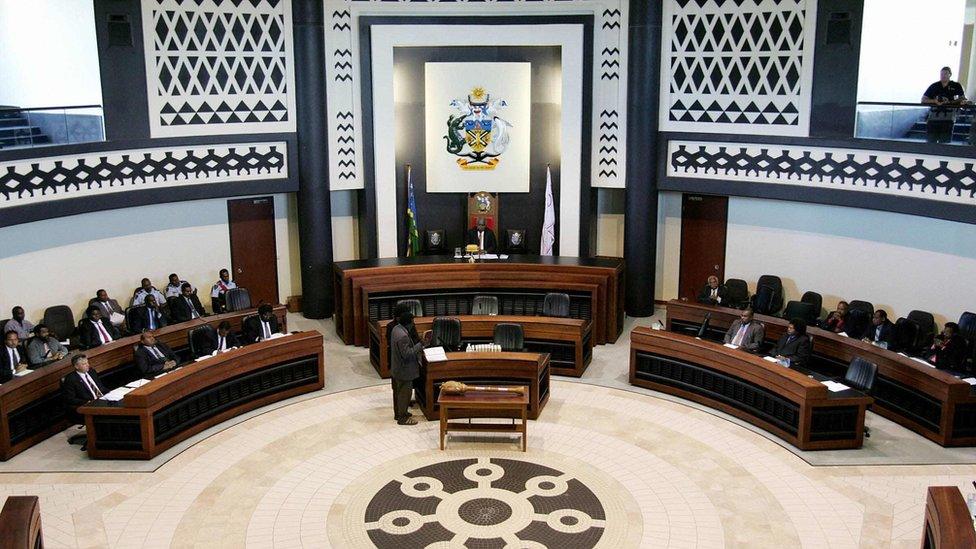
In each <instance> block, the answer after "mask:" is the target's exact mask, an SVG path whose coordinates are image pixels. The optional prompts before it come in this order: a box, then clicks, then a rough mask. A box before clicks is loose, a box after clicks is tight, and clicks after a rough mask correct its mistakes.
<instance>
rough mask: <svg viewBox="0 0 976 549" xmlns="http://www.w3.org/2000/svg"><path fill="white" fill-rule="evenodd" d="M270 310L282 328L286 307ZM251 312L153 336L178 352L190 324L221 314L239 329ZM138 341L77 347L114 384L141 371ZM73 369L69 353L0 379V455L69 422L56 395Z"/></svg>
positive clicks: (13, 452) (104, 379) (184, 343)
mask: <svg viewBox="0 0 976 549" xmlns="http://www.w3.org/2000/svg"><path fill="white" fill-rule="evenodd" d="M274 312H275V315H276V316H277V317H278V322H279V323H281V327H282V330H284V329H285V326H286V323H285V315H286V311H285V307H284V306H283V305H278V306H276V307H275V309H274ZM253 314H257V309H249V310H246V311H236V312H233V313H224V314H219V315H213V316H207V317H203V318H198V319H195V320H190V321H188V322H181V323H178V324H171V325H169V326H166V327H165V328H161V329H159V330H157V331H156V339H157V340H158V341H161V342H163V343H165V344H166V345H169V346H170V347H172V348H173V350H174V351H176V352H178V353H179V352H181V351H183V350H184V349H186V348H187V346H188V343H187V333H188V331H189V330H190V329H192V328H195V327H197V326H202V325H204V324H209V325H211V326H213V327H214V328H216V327H217V325H218V324H220V323H221V322H222V321H224V320H226V321H228V322H230V324H231V329H232V330H234V331H240V329H241V323H242V322H243V320H244V318H245V317H247V316H250V315H253ZM138 343H139V336H128V337H123V338H121V339H118V340H116V341H113V342H112V343H109V344H108V345H102V346H100V347H96V348H94V349H89V350H87V351H82V352H84V353H85V355H87V356H88V362H89V364H91V366H92V368H94V369H95V370H96V371H97V372H98V374H99V377H101V379H102V382H103V383H105V385H106V386H107V387H108V388H109V389H115V388H116V387H121V386H123V385H125V384H126V383H129V382H130V381H133V380H135V379H138V378H140V377H142V375H141V374H140V373H139V371H138V370H137V369H136V366H135V360H134V358H133V354H132V352H133V351H132V348H133V346H134V345H137V344H138ZM73 370H74V368H73V367H72V366H71V358H70V357H68V358H65V359H63V360H59V361H57V362H54V363H51V364H48V365H47V366H42V367H41V368H38V369H37V370H34V371H33V372H31V373H30V374H28V375H26V376H23V377H17V378H14V379H12V380H10V381H8V382H7V383H4V384H3V385H0V461H6V460H8V459H10V458H11V457H13V456H15V455H17V454H19V453H20V452H23V451H24V450H26V449H27V448H30V447H31V446H33V445H35V444H37V443H38V442H40V441H42V440H45V439H47V438H48V437H50V436H51V435H53V434H55V433H59V432H61V431H63V430H65V429H66V428H67V427H68V420H67V419H66V417H65V410H64V402H63V401H62V399H61V379H62V378H63V377H64V376H66V375H68V374H69V373H71V372H72V371H73Z"/></svg>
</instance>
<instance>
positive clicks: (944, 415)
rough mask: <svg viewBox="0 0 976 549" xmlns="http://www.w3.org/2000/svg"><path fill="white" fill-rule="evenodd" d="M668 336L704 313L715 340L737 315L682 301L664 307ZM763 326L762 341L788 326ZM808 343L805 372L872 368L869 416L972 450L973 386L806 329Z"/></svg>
mask: <svg viewBox="0 0 976 549" xmlns="http://www.w3.org/2000/svg"><path fill="white" fill-rule="evenodd" d="M667 307H668V324H667V327H668V330H671V331H683V332H686V331H688V330H692V331H696V332H697V330H698V327H699V326H701V323H702V321H703V319H704V318H705V314H707V313H710V314H711V319H710V320H709V327H710V329H709V333H708V334H706V337H709V338H712V339H716V338H720V337H721V335H722V333H723V332H725V331H726V330H727V329H728V328H729V327H730V326H731V325H732V322H734V321H735V319H737V318H738V317H739V313H740V312H741V311H739V310H738V309H731V308H727V307H713V306H710V305H701V304H698V303H690V302H686V301H679V300H672V301H669V302H668V306H667ZM756 319H757V320H759V321H761V322H762V323H763V324H765V325H766V339H767V340H769V341H776V340H778V339H779V338H780V336H782V335H783V334H784V333H785V332H786V325H787V324H788V321H787V320H785V319H782V318H779V317H773V316H767V315H756ZM807 333H808V334H809V335H810V336H812V337H813V360H811V364H810V366H809V368H810V369H811V370H813V371H816V372H818V373H820V374H823V375H827V376H835V377H840V376H843V375H844V372H845V371H846V369H847V365H848V364H850V362H851V359H853V358H854V357H856V356H859V357H861V358H863V359H865V360H867V361H868V362H873V363H874V364H877V365H878V375H877V378H876V380H875V382H874V390H873V391H872V392H871V396H873V397H874V399H875V404H876V405H875V406H874V407H873V408H872V409H871V410H872V411H873V412H877V413H878V414H880V415H882V416H884V417H886V418H888V419H890V420H892V421H894V422H895V423H898V424H900V425H902V426H904V427H906V428H908V429H911V430H912V431H915V432H916V433H918V434H920V435H922V436H924V437H925V438H927V439H929V440H931V441H933V442H935V443H937V444H940V445H942V446H976V386H973V385H970V384H968V383H966V382H965V381H962V380H961V379H959V378H958V377H956V376H954V375H952V374H951V373H949V372H945V371H942V370H937V369H935V368H932V367H930V366H928V365H926V364H922V363H921V362H919V361H917V360H913V359H911V358H908V357H906V356H903V355H900V354H898V353H896V352H893V351H889V350H887V349H882V348H881V347H877V346H875V345H871V344H870V343H866V342H864V341H860V340H857V339H852V338H849V337H845V336H842V335H838V334H835V333H833V332H830V331H827V330H821V329H820V328H808V329H807Z"/></svg>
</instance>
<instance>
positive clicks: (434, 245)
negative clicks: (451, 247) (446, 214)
mask: <svg viewBox="0 0 976 549" xmlns="http://www.w3.org/2000/svg"><path fill="white" fill-rule="evenodd" d="M446 241H447V235H446V233H445V231H444V229H431V230H429V231H425V232H424V253H425V254H427V255H444V254H445V253H447V244H446Z"/></svg>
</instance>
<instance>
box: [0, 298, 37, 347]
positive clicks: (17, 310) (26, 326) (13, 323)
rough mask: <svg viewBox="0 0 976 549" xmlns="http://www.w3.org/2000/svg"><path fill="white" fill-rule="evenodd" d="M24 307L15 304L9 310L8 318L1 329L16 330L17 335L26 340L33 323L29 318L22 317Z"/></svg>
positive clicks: (32, 329) (5, 330) (6, 330)
mask: <svg viewBox="0 0 976 549" xmlns="http://www.w3.org/2000/svg"><path fill="white" fill-rule="evenodd" d="M24 316H26V315H24V308H23V307H21V306H19V305H18V306H16V307H14V308H13V309H12V310H11V311H10V320H8V321H7V324H6V325H4V327H3V331H4V332H9V331H11V330H13V331H14V332H17V337H19V338H20V339H21V340H26V339H27V338H28V337H30V335H31V332H33V331H34V323H33V322H31V321H30V320H27V319H26V318H24Z"/></svg>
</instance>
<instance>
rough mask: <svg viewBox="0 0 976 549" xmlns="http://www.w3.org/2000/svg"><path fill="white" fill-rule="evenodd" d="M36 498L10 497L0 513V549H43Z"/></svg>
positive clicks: (39, 512)
mask: <svg viewBox="0 0 976 549" xmlns="http://www.w3.org/2000/svg"><path fill="white" fill-rule="evenodd" d="M43 548H44V537H43V535H42V533H41V505H40V502H39V501H38V499H37V496H10V497H8V498H7V501H6V502H5V503H4V504H3V511H0V549H43Z"/></svg>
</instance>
